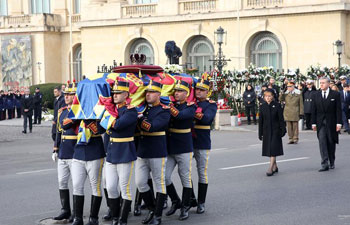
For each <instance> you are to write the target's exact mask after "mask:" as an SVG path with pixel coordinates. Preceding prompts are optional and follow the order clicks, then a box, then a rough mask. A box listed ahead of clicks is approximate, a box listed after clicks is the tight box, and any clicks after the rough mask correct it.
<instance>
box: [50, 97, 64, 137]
mask: <svg viewBox="0 0 350 225" xmlns="http://www.w3.org/2000/svg"><path fill="white" fill-rule="evenodd" d="M64 106H66V103H65V102H64V96H63V95H61V96H60V97H59V98H58V99H56V98H55V100H54V102H53V121H54V122H56V123H57V114H58V110H59V109H60V108H62V107H64ZM51 133H52V134H56V124H52V129H51Z"/></svg>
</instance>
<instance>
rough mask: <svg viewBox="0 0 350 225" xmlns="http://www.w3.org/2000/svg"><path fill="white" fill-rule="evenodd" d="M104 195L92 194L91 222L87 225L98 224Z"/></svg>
mask: <svg viewBox="0 0 350 225" xmlns="http://www.w3.org/2000/svg"><path fill="white" fill-rule="evenodd" d="M101 201H102V197H99V196H95V195H92V196H91V208H90V217H89V222H88V223H87V224H86V225H98V224H99V223H98V213H99V211H100V207H101Z"/></svg>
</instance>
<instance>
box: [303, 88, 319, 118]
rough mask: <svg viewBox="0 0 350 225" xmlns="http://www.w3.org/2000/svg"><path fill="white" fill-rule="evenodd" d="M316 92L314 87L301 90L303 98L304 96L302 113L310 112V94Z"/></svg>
mask: <svg viewBox="0 0 350 225" xmlns="http://www.w3.org/2000/svg"><path fill="white" fill-rule="evenodd" d="M314 93H316V89H315V88H312V89H311V90H309V89H307V88H306V89H304V91H303V98H304V114H305V113H309V114H311V113H312V95H313V94H314Z"/></svg>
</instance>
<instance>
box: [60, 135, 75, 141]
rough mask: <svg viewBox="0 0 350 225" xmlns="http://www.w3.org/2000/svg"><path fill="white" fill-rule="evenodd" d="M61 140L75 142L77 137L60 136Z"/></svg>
mask: <svg viewBox="0 0 350 225" xmlns="http://www.w3.org/2000/svg"><path fill="white" fill-rule="evenodd" d="M61 139H62V140H77V139H78V136H76V135H62V137H61Z"/></svg>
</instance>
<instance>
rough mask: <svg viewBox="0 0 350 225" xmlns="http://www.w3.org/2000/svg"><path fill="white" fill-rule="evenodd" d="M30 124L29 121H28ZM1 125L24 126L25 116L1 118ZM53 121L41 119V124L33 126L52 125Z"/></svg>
mask: <svg viewBox="0 0 350 225" xmlns="http://www.w3.org/2000/svg"><path fill="white" fill-rule="evenodd" d="M28 124H29V122H28ZM0 126H11V127H23V117H22V118H19V119H17V118H16V119H11V120H1V121H0ZM51 126H52V121H41V124H40V125H38V124H33V127H51Z"/></svg>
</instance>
